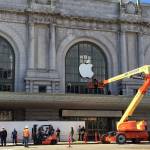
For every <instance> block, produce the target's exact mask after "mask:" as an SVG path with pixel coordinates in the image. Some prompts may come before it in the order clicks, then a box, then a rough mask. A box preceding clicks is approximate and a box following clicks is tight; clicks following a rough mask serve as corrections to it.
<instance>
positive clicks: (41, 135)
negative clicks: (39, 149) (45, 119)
mask: <svg viewBox="0 0 150 150" xmlns="http://www.w3.org/2000/svg"><path fill="white" fill-rule="evenodd" d="M32 139H33V143H34V144H35V145H50V144H51V145H54V144H57V137H56V134H55V132H54V128H53V126H52V125H41V126H39V127H38V125H37V124H35V125H33V128H32Z"/></svg>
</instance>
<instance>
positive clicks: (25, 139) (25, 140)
mask: <svg viewBox="0 0 150 150" xmlns="http://www.w3.org/2000/svg"><path fill="white" fill-rule="evenodd" d="M29 137H30V131H29V129H28V126H25V128H24V129H23V143H24V146H25V147H28V142H29Z"/></svg>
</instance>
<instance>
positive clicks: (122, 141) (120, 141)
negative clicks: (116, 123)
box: [116, 134, 126, 144]
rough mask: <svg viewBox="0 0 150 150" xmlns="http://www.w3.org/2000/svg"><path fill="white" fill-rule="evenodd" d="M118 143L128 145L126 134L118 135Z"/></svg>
mask: <svg viewBox="0 0 150 150" xmlns="http://www.w3.org/2000/svg"><path fill="white" fill-rule="evenodd" d="M116 142H117V143H118V144H124V143H126V137H125V135H124V134H118V135H117V136H116Z"/></svg>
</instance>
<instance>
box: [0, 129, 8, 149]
mask: <svg viewBox="0 0 150 150" xmlns="http://www.w3.org/2000/svg"><path fill="white" fill-rule="evenodd" d="M0 137H1V145H2V146H6V138H7V131H6V129H5V128H2V130H1V131H0Z"/></svg>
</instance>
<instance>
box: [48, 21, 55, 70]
mask: <svg viewBox="0 0 150 150" xmlns="http://www.w3.org/2000/svg"><path fill="white" fill-rule="evenodd" d="M55 32H56V31H55V25H54V24H50V46H49V66H50V70H56V47H55V44H56V42H55Z"/></svg>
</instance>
